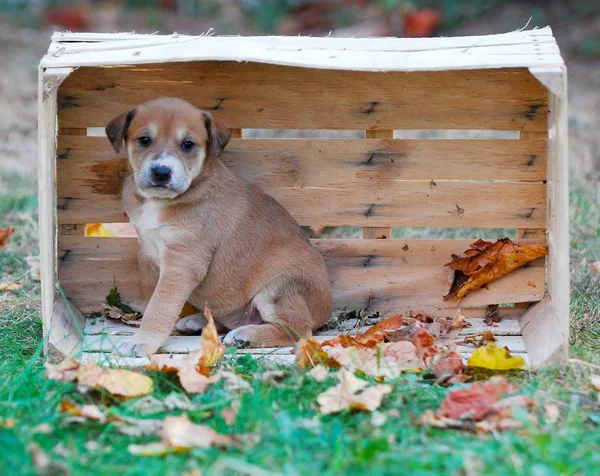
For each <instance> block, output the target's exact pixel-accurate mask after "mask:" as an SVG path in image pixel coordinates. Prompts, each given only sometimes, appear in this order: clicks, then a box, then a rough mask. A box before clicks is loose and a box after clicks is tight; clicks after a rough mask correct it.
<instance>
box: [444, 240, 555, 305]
mask: <svg viewBox="0 0 600 476" xmlns="http://www.w3.org/2000/svg"><path fill="white" fill-rule="evenodd" d="M464 254H465V256H464V257H462V258H461V257H458V256H456V255H453V256H452V261H451V262H450V263H447V264H446V265H445V266H447V267H449V268H450V269H452V270H454V271H455V280H454V285H453V286H452V288H451V290H450V292H449V293H448V294H447V295H446V296H445V298H446V299H448V298H450V297H452V298H454V299H458V300H460V299H462V298H463V297H464V296H466V295H467V294H469V293H470V292H472V291H476V290H477V289H480V288H481V287H483V286H485V285H486V284H488V283H491V282H492V281H495V280H497V279H499V278H501V277H503V276H505V275H507V274H508V273H510V272H512V271H514V270H515V269H518V268H520V267H522V266H524V265H526V264H527V263H529V262H531V261H533V260H536V259H538V258H541V257H542V256H546V255H547V254H548V249H547V247H546V246H543V245H536V244H533V245H517V244H515V243H513V242H512V241H511V240H509V239H508V238H503V239H501V240H498V241H496V243H494V244H492V243H489V242H486V241H483V240H478V241H476V242H475V243H473V244H472V245H471V248H470V249H469V250H467V251H465V253H464ZM465 277H467V279H464V278H465Z"/></svg>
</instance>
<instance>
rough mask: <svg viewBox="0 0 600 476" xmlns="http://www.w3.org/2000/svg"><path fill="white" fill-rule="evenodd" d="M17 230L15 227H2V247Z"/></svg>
mask: <svg viewBox="0 0 600 476" xmlns="http://www.w3.org/2000/svg"><path fill="white" fill-rule="evenodd" d="M14 232H15V229H14V228H0V248H2V247H3V246H4V245H5V244H6V242H7V241H8V237H9V236H10V235H12V234H13V233H14Z"/></svg>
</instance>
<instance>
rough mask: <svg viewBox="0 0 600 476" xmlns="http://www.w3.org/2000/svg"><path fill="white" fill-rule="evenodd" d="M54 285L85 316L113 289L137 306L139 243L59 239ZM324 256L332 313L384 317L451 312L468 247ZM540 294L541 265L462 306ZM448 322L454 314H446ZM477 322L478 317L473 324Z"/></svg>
mask: <svg viewBox="0 0 600 476" xmlns="http://www.w3.org/2000/svg"><path fill="white" fill-rule="evenodd" d="M61 243H62V244H63V249H62V250H61V260H60V269H59V278H60V281H61V283H62V285H63V287H64V288H65V290H66V292H67V295H68V296H69V297H70V298H71V299H73V302H74V303H75V305H76V306H78V307H79V308H80V309H81V310H82V311H83V312H86V313H88V312H94V311H98V310H100V308H101V303H102V302H103V301H104V299H105V296H106V294H107V293H108V290H109V289H110V288H111V287H112V286H113V283H114V282H116V284H117V286H118V287H119V291H121V292H122V294H123V296H124V297H125V298H126V299H127V300H130V301H132V300H135V299H137V298H138V292H139V290H138V275H137V266H136V263H137V240H136V239H134V238H92V237H63V238H62V240H61ZM313 244H314V246H315V247H316V248H317V249H318V250H319V251H320V252H321V253H322V254H323V257H324V259H325V263H326V265H327V269H328V272H329V276H330V279H331V283H332V289H333V295H334V310H335V312H339V311H344V310H351V309H360V308H363V307H367V306H368V307H369V308H371V309H378V310H381V311H382V312H384V313H390V312H394V313H396V312H407V311H409V310H414V311H421V310H422V309H423V308H453V307H456V305H457V302H456V301H453V300H450V301H444V300H443V298H442V295H443V294H445V292H446V289H447V278H448V270H447V268H444V264H445V263H446V262H448V261H449V260H450V257H451V255H452V254H453V253H454V254H460V253H462V252H463V251H464V250H465V249H467V248H468V247H469V244H470V240H400V239H398V240H314V241H313ZM544 291H545V268H544V262H543V260H538V261H536V262H533V263H531V264H530V266H528V267H525V268H522V269H519V270H517V271H515V272H513V273H511V274H510V275H509V276H507V277H505V278H503V279H500V280H498V281H496V282H494V283H491V284H490V285H489V286H488V289H482V290H480V291H477V292H475V293H473V294H471V295H469V296H467V297H466V298H465V299H463V301H462V305H463V306H465V307H471V306H485V305H487V304H495V303H497V304H503V303H514V302H525V301H538V300H540V299H541V298H542V296H543V294H544ZM449 313H450V314H451V312H449ZM478 317H479V316H478Z"/></svg>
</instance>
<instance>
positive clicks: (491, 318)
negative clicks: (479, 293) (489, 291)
mask: <svg viewBox="0 0 600 476" xmlns="http://www.w3.org/2000/svg"><path fill="white" fill-rule="evenodd" d="M501 320H502V316H501V315H500V307H499V306H498V304H490V305H489V306H488V307H487V308H486V310H485V319H484V320H483V323H484V324H485V325H486V326H493V325H497V324H496V323H497V322H500V321H501Z"/></svg>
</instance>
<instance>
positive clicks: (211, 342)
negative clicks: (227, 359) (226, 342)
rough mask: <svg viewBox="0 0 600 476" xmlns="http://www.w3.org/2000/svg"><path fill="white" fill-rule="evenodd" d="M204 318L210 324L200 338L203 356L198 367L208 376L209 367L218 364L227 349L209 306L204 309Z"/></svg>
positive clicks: (205, 327)
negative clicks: (220, 337)
mask: <svg viewBox="0 0 600 476" xmlns="http://www.w3.org/2000/svg"><path fill="white" fill-rule="evenodd" d="M204 316H205V317H206V320H207V321H208V323H207V324H206V325H205V326H204V328H203V329H202V335H201V336H200V344H201V350H202V354H201V355H200V358H199V359H198V363H197V366H198V370H199V371H200V372H202V373H206V375H208V367H210V366H211V365H212V364H214V363H216V362H218V360H219V359H220V358H221V357H223V356H224V355H225V347H223V344H222V343H221V339H219V333H218V332H217V327H216V326H215V320H214V319H213V316H212V314H211V312H210V310H209V309H208V306H207V307H205V308H204Z"/></svg>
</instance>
